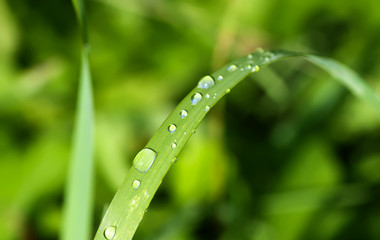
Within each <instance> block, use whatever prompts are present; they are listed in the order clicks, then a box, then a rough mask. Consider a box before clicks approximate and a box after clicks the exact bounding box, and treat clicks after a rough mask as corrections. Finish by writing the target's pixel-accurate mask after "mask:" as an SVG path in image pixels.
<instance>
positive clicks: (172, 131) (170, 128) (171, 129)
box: [168, 124, 177, 133]
mask: <svg viewBox="0 0 380 240" xmlns="http://www.w3.org/2000/svg"><path fill="white" fill-rule="evenodd" d="M176 129H177V126H176V125H175V124H170V125H169V127H168V131H169V132H170V133H174V132H175V130H176Z"/></svg>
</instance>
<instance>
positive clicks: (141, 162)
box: [133, 148, 157, 172]
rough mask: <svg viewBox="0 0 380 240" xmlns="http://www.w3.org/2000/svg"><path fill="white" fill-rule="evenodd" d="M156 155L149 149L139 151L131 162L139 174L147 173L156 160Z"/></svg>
mask: <svg viewBox="0 0 380 240" xmlns="http://www.w3.org/2000/svg"><path fill="white" fill-rule="evenodd" d="M156 156H157V153H156V152H155V151H153V150H152V149H150V148H144V149H143V150H141V151H140V152H139V153H138V154H137V155H136V157H135V159H134V160H133V166H134V167H135V168H136V169H137V170H138V171H139V172H147V171H148V170H149V168H150V167H151V166H152V164H153V162H154V160H155V159H156Z"/></svg>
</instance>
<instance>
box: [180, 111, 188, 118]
mask: <svg viewBox="0 0 380 240" xmlns="http://www.w3.org/2000/svg"><path fill="white" fill-rule="evenodd" d="M179 115H180V116H181V118H185V117H187V111H186V110H181V112H180V113H179Z"/></svg>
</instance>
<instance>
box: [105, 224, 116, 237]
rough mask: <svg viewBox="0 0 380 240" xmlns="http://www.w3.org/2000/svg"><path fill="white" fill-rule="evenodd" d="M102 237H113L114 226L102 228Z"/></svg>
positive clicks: (114, 233)
mask: <svg viewBox="0 0 380 240" xmlns="http://www.w3.org/2000/svg"><path fill="white" fill-rule="evenodd" d="M103 235H104V237H105V238H106V239H108V240H110V239H113V237H115V235H116V227H115V226H109V227H107V228H106V229H105V230H104V233H103Z"/></svg>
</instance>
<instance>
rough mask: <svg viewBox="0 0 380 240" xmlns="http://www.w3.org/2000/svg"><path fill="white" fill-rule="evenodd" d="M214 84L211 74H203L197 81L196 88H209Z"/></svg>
mask: <svg viewBox="0 0 380 240" xmlns="http://www.w3.org/2000/svg"><path fill="white" fill-rule="evenodd" d="M214 85H215V81H214V79H213V78H212V77H211V76H205V77H203V78H202V79H201V80H200V81H199V83H198V88H201V89H209V88H211V87H213V86H214Z"/></svg>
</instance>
